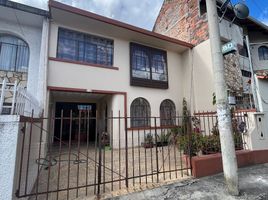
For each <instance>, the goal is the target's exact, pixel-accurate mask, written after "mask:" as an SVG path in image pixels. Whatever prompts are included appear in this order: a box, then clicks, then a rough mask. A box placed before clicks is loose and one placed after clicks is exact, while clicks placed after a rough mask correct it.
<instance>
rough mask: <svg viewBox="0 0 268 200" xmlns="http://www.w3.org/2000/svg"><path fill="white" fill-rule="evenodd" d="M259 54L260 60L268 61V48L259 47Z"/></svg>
mask: <svg viewBox="0 0 268 200" xmlns="http://www.w3.org/2000/svg"><path fill="white" fill-rule="evenodd" d="M258 53H259V60H268V47H267V46H261V47H259V49H258Z"/></svg>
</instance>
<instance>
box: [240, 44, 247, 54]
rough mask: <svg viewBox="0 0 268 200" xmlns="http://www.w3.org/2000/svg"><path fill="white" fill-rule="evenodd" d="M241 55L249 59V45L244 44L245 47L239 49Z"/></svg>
mask: <svg viewBox="0 0 268 200" xmlns="http://www.w3.org/2000/svg"><path fill="white" fill-rule="evenodd" d="M239 55H241V56H244V57H248V50H247V45H246V44H244V46H243V47H242V46H241V48H239Z"/></svg>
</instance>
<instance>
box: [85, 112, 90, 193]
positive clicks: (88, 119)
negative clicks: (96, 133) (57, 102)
mask: <svg viewBox="0 0 268 200" xmlns="http://www.w3.org/2000/svg"><path fill="white" fill-rule="evenodd" d="M86 117H87V119H86V122H87V162H86V163H87V166H86V185H88V150H89V149H88V148H89V123H90V122H91V121H90V120H91V119H90V115H89V110H87V115H86ZM87 194H88V186H87V187H86V196H87Z"/></svg>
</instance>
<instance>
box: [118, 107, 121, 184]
mask: <svg viewBox="0 0 268 200" xmlns="http://www.w3.org/2000/svg"><path fill="white" fill-rule="evenodd" d="M120 121H121V116H120V110H119V113H118V123H119V124H118V126H119V129H118V130H119V133H118V134H119V155H118V156H119V159H118V160H119V179H120V181H119V189H121V123H120Z"/></svg>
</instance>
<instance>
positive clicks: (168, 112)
mask: <svg viewBox="0 0 268 200" xmlns="http://www.w3.org/2000/svg"><path fill="white" fill-rule="evenodd" d="M160 123H161V126H173V125H175V124H176V107H175V104H174V103H173V101H171V100H169V99H166V100H164V101H162V103H161V105H160Z"/></svg>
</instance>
